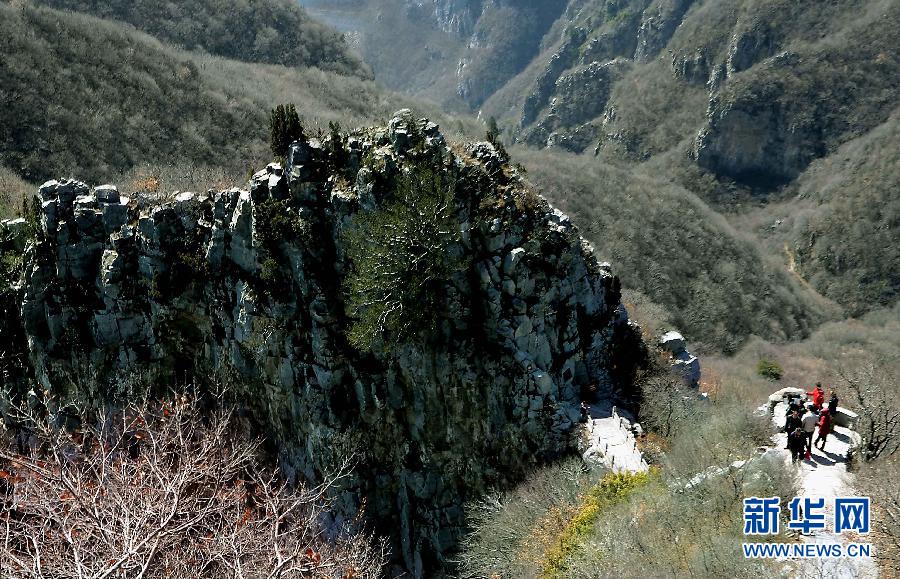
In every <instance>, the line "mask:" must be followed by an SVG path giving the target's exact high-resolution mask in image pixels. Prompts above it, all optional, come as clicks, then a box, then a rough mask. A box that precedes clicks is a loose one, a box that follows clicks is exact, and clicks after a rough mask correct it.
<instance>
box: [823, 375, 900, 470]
mask: <svg viewBox="0 0 900 579" xmlns="http://www.w3.org/2000/svg"><path fill="white" fill-rule="evenodd" d="M838 373H839V375H840V377H841V379H842V380H843V382H844V383H845V384H846V386H847V390H848V391H849V392H851V393H852V395H853V397H854V398H855V401H856V403H857V406H858V412H859V424H858V425H857V430H858V432H859V434H860V436H861V437H862V445H861V446H862V452H863V455H862V458H863V460H865V461H866V462H868V461H872V460H875V459H876V458H878V457H879V456H882V455H888V456H890V455H893V454H894V453H895V452H897V450H898V449H900V403H898V400H897V380H896V377H897V373H896V371H895V364H891V363H889V362H888V361H885V360H880V361H875V362H869V363H867V364H864V365H861V366H859V367H858V368H856V369H855V370H852V371H847V370H845V369H841V370H839V372H838Z"/></svg>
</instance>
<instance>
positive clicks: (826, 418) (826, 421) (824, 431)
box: [813, 408, 831, 450]
mask: <svg viewBox="0 0 900 579" xmlns="http://www.w3.org/2000/svg"><path fill="white" fill-rule="evenodd" d="M830 432H831V413H830V412H828V409H827V408H823V409H822V412H821V413H820V414H819V435H818V436H817V437H816V441H815V442H814V443H813V444H814V445H815V446H819V441H820V440H821V441H822V446H821V447H819V448H821V449H822V450H825V439H826V438H828V434H829V433H830Z"/></svg>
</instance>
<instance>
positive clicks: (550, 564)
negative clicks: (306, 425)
mask: <svg viewBox="0 0 900 579" xmlns="http://www.w3.org/2000/svg"><path fill="white" fill-rule="evenodd" d="M651 476H652V473H650V472H637V473H632V472H615V473H610V474H608V475H606V476H604V477H603V479H602V480H601V481H600V482H599V483H598V484H596V485H595V486H593V487H591V489H590V490H589V491H588V492H587V495H586V496H585V497H584V499H583V500H582V501H581V504H580V505H579V506H578V509H577V510H576V512H575V516H574V517H572V520H571V521H569V524H568V525H566V528H565V529H564V530H563V532H562V533H561V534H560V536H559V539H558V541H557V543H556V545H554V546H553V548H552V549H550V551H549V552H548V553H547V554H546V556H545V559H544V565H543V569H542V572H541V577H543V578H551V577H565V573H566V570H567V565H566V561H567V559H568V558H569V557H570V556H571V555H572V553H574V552H575V551H576V550H577V549H578V548H579V546H580V545H581V543H582V542H583V541H584V540H585V539H586V538H587V537H588V536H589V535H590V534H591V532H592V531H593V530H594V524H595V523H596V522H597V519H598V518H599V517H600V515H601V513H602V512H603V510H604V509H605V508H607V507H609V506H611V505H613V504H616V503H619V502H622V501H624V500H626V499H627V498H628V496H629V495H630V494H631V493H632V492H633V491H634V490H635V489H636V488H638V487H640V486H643V485H645V484H647V483H648V482H649V481H650V479H651Z"/></svg>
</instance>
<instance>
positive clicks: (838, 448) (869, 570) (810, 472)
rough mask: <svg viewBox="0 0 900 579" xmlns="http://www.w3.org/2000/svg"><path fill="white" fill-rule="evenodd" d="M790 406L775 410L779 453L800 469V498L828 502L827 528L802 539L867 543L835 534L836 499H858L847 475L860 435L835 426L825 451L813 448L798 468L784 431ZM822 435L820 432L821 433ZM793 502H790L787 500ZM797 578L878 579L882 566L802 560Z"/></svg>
mask: <svg viewBox="0 0 900 579" xmlns="http://www.w3.org/2000/svg"><path fill="white" fill-rule="evenodd" d="M786 411H787V406H786V405H785V404H784V402H780V403H778V404H777V405H776V406H775V410H774V414H773V416H772V421H773V423H774V424H775V426H776V427H778V433H777V434H774V435H773V436H772V441H773V443H774V447H775V449H776V450H777V451H778V452H780V453H783V455H784V461H785V465H786V466H787V467H788V468H797V469H798V475H799V477H800V491H799V496H801V497H811V498H818V497H822V498H824V499H825V506H826V515H825V520H826V522H827V526H826V528H825V529H823V530H820V531H813V532H812V533H811V534H809V535H801V537H800V538H801V540H802V541H804V542H806V543H842V544H843V545H844V546H846V545H847V544H848V543H851V542H861V543H866V542H868V539H867V538H866V537H865V536H854V535H851V534H848V533H843V534H841V535H837V534H835V533H834V512H833V507H834V501H833V499H834V498H835V497H840V496H858V493H857V491H856V489H855V488H854V486H853V483H854V475H853V473H851V472H848V471H847V457H848V453H849V452H850V450H851V449H852V447H853V446H854V445H855V442H854V441H855V440H857V438H858V435H857V434H856V433H855V432H853V431H852V430H850V429H848V428H844V427H842V426H835V429H834V432H833V433H832V434H830V435H829V436H828V440H827V441H826V443H825V450H824V451H823V450H821V449H819V448H816V447H813V450H812V457H811V458H810V459H809V460H802V461H800V462H799V463H797V465H796V466H794V465H791V456H790V452H788V451H787V450H786V449H785V447H786V446H787V434H785V433H784V432H781V430H782V429H783V428H784V421H785V413H786ZM817 432H818V430H817ZM785 500H790V499H785ZM795 563H796V567H795V570H794V573H795V574H794V575H793V577H797V578H798V579H813V578H822V579H857V578H859V579H875V578H877V577H878V566H877V564H876V563H875V560H874V559H873V558H871V557H864V558H858V559H857V558H847V557H842V558H835V559H799V560H795Z"/></svg>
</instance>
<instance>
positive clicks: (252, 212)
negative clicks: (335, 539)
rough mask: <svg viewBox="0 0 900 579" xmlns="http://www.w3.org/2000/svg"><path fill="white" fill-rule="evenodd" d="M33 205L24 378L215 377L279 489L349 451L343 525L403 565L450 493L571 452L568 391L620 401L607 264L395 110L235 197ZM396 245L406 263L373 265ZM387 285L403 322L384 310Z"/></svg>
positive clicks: (308, 141)
mask: <svg viewBox="0 0 900 579" xmlns="http://www.w3.org/2000/svg"><path fill="white" fill-rule="evenodd" d="M411 175H418V177H417V179H418V180H410V179H411V177H410V176H411ZM423 175H424V177H423ZM410 183H413V185H414V186H412V187H411V186H410ZM423 183H425V184H428V183H430V184H431V185H427V186H426V185H423ZM434 184H438V185H434ZM423 187H424V192H423ZM404 191H405V193H404ZM435 192H437V193H435ZM432 194H433V195H432ZM404 195H406V197H404ZM410 195H412V196H411V197H410ZM429 196H431V197H429ZM432 197H433V198H432ZM32 206H33V210H32V215H31V216H30V217H29V219H30V224H31V226H30V227H21V228H18V229H17V231H18V230H21V231H22V232H23V233H22V234H23V235H24V234H26V233H27V232H31V233H29V235H30V236H31V238H30V239H28V246H27V249H26V253H25V258H24V259H25V262H24V266H23V268H22V270H23V273H22V279H21V281H20V283H19V284H17V285H16V287H15V291H16V292H18V293H19V295H18V297H17V299H19V300H20V302H19V303H21V310H20V311H19V312H16V315H13V314H11V313H8V312H7V313H6V314H5V315H6V317H8V318H10V319H7V320H2V322H3V323H4V325H5V326H7V329H6V334H5V335H7V336H20V335H21V336H23V338H22V339H24V340H26V343H24V344H21V343H20V344H9V343H6V344H4V345H3V348H6V349H8V350H10V351H12V352H16V351H18V350H17V348H18V349H19V350H21V351H23V352H25V351H26V350H27V352H25V353H26V354H27V359H28V360H29V361H30V365H31V371H32V372H33V376H34V378H35V381H36V382H37V383H39V384H40V385H42V386H43V387H45V388H47V389H48V390H50V391H51V392H54V393H57V394H59V395H61V396H66V397H72V398H75V399H80V400H82V401H101V400H109V399H120V398H122V397H125V396H128V395H129V394H131V388H144V387H147V385H148V384H149V385H152V386H155V387H160V386H161V387H175V388H178V387H182V386H183V385H187V384H193V385H197V386H198V387H200V386H212V385H215V384H220V383H223V382H224V383H226V384H228V385H229V388H230V389H231V393H232V394H233V395H235V396H236V398H237V399H238V400H239V402H240V403H241V404H242V405H243V406H244V407H245V408H247V410H248V412H247V416H248V417H250V419H251V420H253V421H254V423H255V424H257V425H259V426H260V427H261V428H262V429H263V432H264V434H266V435H267V436H269V437H270V438H271V439H273V440H274V441H275V442H276V443H277V445H278V448H279V454H280V457H281V460H282V463H283V465H284V466H285V467H286V469H287V471H288V472H289V473H293V476H296V477H302V478H305V479H310V480H319V479H321V478H322V477H323V476H324V473H326V472H328V471H331V470H334V469H335V468H338V467H340V466H341V465H342V463H343V461H344V459H345V458H346V457H351V456H352V457H353V459H352V465H351V467H350V473H351V474H350V476H348V477H346V478H345V479H343V481H342V483H341V487H340V490H339V491H337V493H336V497H335V498H336V501H337V511H338V513H339V516H344V517H348V518H349V517H354V516H356V515H357V514H358V513H360V512H361V513H363V517H364V520H367V521H369V522H370V523H371V524H372V525H374V527H375V528H376V530H378V531H381V532H384V533H386V534H387V535H388V536H389V537H390V538H391V541H392V545H391V547H392V553H393V555H394V557H395V558H396V560H397V561H398V563H399V564H400V565H402V566H403V567H404V568H405V569H406V570H408V571H409V572H411V573H412V574H413V575H414V576H424V575H427V574H429V571H430V570H433V569H436V568H438V566H439V565H441V563H442V562H444V561H445V560H446V559H447V557H448V556H450V555H451V553H452V552H453V549H454V547H455V545H456V543H457V541H458V539H459V538H460V536H461V535H462V533H463V531H464V525H465V516H464V512H463V508H462V505H463V503H464V501H465V500H468V499H471V498H474V497H477V496H479V495H480V494H482V493H483V492H485V491H486V490H488V489H490V488H497V487H503V486H506V485H509V484H511V483H514V482H516V481H517V480H519V479H521V477H522V476H523V475H524V474H525V473H526V471H527V470H528V469H529V468H530V467H532V466H533V465H535V464H537V463H540V462H542V461H545V460H548V459H550V458H553V457H556V456H560V455H562V454H565V453H567V452H569V451H572V450H574V449H575V448H576V447H577V444H578V440H579V434H580V430H579V428H578V425H579V423H580V422H581V421H582V420H584V417H583V416H582V410H581V401H582V399H581V395H582V392H587V391H591V392H594V391H596V392H599V396H600V397H601V398H604V399H607V400H609V401H613V402H621V401H622V400H623V399H628V398H630V397H631V396H632V395H633V393H632V392H629V391H628V389H629V387H628V386H627V385H629V384H631V383H632V377H633V376H632V374H633V372H634V367H635V364H636V362H637V360H639V358H640V357H641V356H642V355H643V352H644V347H643V344H642V343H641V341H640V337H639V334H638V332H636V331H635V326H634V325H633V324H631V323H630V322H629V321H628V316H627V313H626V311H625V309H624V307H623V306H622V305H621V303H620V292H619V282H618V279H617V278H616V277H615V276H614V275H613V274H612V272H611V271H610V267H609V266H608V264H605V263H600V262H598V260H597V258H596V257H595V256H594V254H593V250H592V248H591V246H590V245H589V244H588V243H587V242H585V241H584V240H583V239H582V238H581V237H580V236H579V234H578V230H577V229H576V228H575V227H574V226H573V225H572V223H571V222H570V221H569V219H568V218H567V217H566V216H565V215H564V214H563V213H561V212H560V211H558V210H555V209H554V208H552V207H550V206H549V204H548V203H547V202H546V201H545V200H544V199H543V198H542V197H541V196H540V195H538V194H537V193H536V192H534V191H533V189H532V187H531V186H530V185H529V184H528V183H527V181H526V180H525V179H524V178H523V176H522V175H520V172H519V170H517V169H516V168H514V167H511V166H510V165H509V164H508V163H507V158H506V156H505V153H504V152H503V151H498V150H497V149H495V147H494V146H492V145H491V144H489V143H476V144H472V145H469V146H465V147H464V146H457V145H455V144H450V143H448V142H447V140H446V139H445V138H444V136H443V135H442V134H441V132H440V131H439V129H438V126H437V125H435V124H434V123H431V122H429V121H428V120H425V119H416V118H414V117H413V115H412V114H411V113H410V112H409V111H400V112H399V113H397V114H396V115H395V116H394V118H392V119H391V121H390V122H389V124H388V126H387V127H381V128H369V129H360V130H356V131H351V132H349V133H344V132H341V131H339V130H338V129H337V128H334V129H333V130H332V131H331V132H330V133H327V134H321V135H319V136H317V137H303V138H301V139H299V140H297V141H295V142H294V143H293V144H292V145H291V147H290V150H289V151H288V153H287V155H285V157H284V159H283V163H273V164H270V165H269V166H268V167H266V169H265V170H263V171H260V172H258V173H256V174H255V175H254V176H253V178H252V179H251V181H250V182H249V186H248V188H246V189H230V190H227V191H209V192H206V193H192V192H181V193H176V194H174V195H172V196H171V197H166V198H165V199H160V198H158V197H157V196H155V195H151V194H144V193H140V192H138V193H136V194H133V195H132V196H130V197H126V196H124V195H120V193H119V191H118V189H117V188H115V187H113V186H101V187H95V188H93V189H92V188H90V187H89V186H87V185H85V184H83V183H80V182H77V181H71V180H66V181H50V182H47V183H45V184H44V185H43V186H41V187H40V190H39V191H38V192H37V194H36V196H35V201H34V203H33V204H32ZM428 208H432V209H433V211H432V209H428ZM432 213H433V214H434V215H438V214H440V215H441V217H440V219H439V220H438V221H437V225H435V226H434V227H433V228H432V229H428V228H427V227H425V226H424V225H422V226H421V227H420V225H421V224H422V223H426V222H428V220H429V219H430V218H431V217H432V216H433V215H432ZM420 222H421V223H420ZM373 224H375V225H373ZM392 228H396V229H397V231H398V233H397V235H396V236H394V237H392V236H391V234H390V231H392V230H393V229H392ZM385 232H388V235H384V233H385ZM416 232H418V233H416ZM416 235H419V236H420V237H419V238H416V237H415V236H416ZM410 238H415V239H413V241H412V242H410ZM431 241H434V242H435V244H437V245H436V247H437V251H434V249H435V248H434V247H431ZM438 242H440V243H439V244H438ZM404 243H406V244H407V246H408V247H407V248H408V249H409V248H412V249H411V251H410V254H416V257H415V258H414V259H411V260H407V261H404V259H403V256H404V255H406V254H401V255H400V256H399V257H398V258H397V259H394V258H393V257H391V259H386V260H385V261H384V263H375V264H374V265H373V264H371V263H368V261H369V258H370V257H371V256H381V255H388V256H390V255H392V254H390V253H389V252H391V251H393V248H394V247H395V245H401V246H402V245H403V244H404ZM419 249H421V252H420V253H416V252H417V251H418V250H419ZM422 256H430V257H427V258H423V257H422ZM428 260H431V261H428ZM433 261H439V262H440V263H441V264H442V265H441V267H439V268H438V267H435V266H433V263H431V262H433ZM388 263H390V264H391V266H392V267H394V269H393V270H392V272H393V273H392V274H391V275H393V276H395V277H396V278H397V279H394V280H393V281H392V283H394V284H395V285H392V286H390V287H389V288H388V289H387V290H386V291H385V292H384V293H382V294H377V293H371V291H370V290H372V289H373V288H372V287H370V286H373V285H374V286H378V284H380V283H386V282H384V278H383V277H381V276H382V274H383V271H382V269H383V268H384V267H387V264H388ZM398 264H399V265H398ZM422 272H425V273H422ZM435 272H436V273H435ZM363 274H366V275H369V274H371V275H370V277H364V275H363ZM398 280H399V282H398ZM404 280H405V281H404ZM410 280H417V281H415V283H419V284H420V285H419V286H417V289H418V290H422V291H420V292H419V293H413V294H409V291H410V286H411V284H413V281H410ZM366 284H369V285H368V286H367V285H366ZM422 288H424V289H422ZM375 289H377V288H375ZM413 289H416V288H413ZM360 292H363V293H362V294H360ZM366 292H370V293H366ZM403 292H405V293H406V294H408V295H407V297H409V295H412V298H413V299H410V300H407V301H403V300H400V301H398V302H397V304H398V305H397V308H399V309H400V315H399V316H398V315H395V314H394V313H392V312H393V310H388V309H381V310H378V309H377V308H378V307H379V304H382V305H383V303H384V302H385V301H389V300H391V299H394V298H395V296H396V294H397V293H403ZM360 295H363V298H360V297H359V296H360ZM371 295H379V296H380V297H379V298H378V299H372V300H368V301H367V299H365V296H371ZM429 304H431V306H433V307H429ZM373 308H375V311H377V312H380V313H379V315H378V316H376V318H377V319H375V320H374V321H373V322H372V324H370V325H366V320H367V319H369V318H371V317H372V316H371V313H372V311H373ZM19 316H20V317H19ZM392 316H393V317H392ZM390 320H394V324H393V325H391V324H390V323H388V322H389V321H390ZM12 326H18V327H20V329H21V331H19V332H16V331H11V330H9V327H12ZM359 327H362V328H363V330H365V329H367V328H368V330H369V331H368V332H363V331H360V332H357V333H356V334H354V333H353V332H351V331H350V330H349V329H350V328H359ZM359 336H365V337H366V339H360V338H359Z"/></svg>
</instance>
